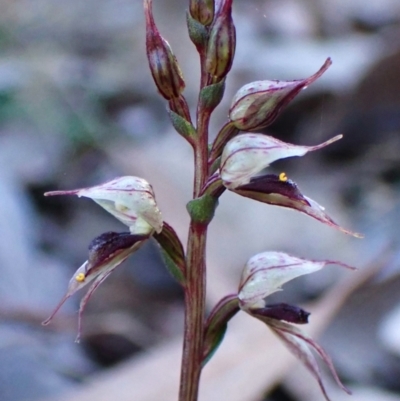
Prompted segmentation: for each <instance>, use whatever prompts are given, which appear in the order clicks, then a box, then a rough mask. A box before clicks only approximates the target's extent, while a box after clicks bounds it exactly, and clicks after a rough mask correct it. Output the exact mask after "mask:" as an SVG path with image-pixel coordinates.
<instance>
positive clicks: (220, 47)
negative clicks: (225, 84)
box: [206, 0, 236, 80]
mask: <svg viewBox="0 0 400 401" xmlns="http://www.w3.org/2000/svg"><path fill="white" fill-rule="evenodd" d="M235 49H236V29H235V25H234V23H233V20H232V0H224V3H223V4H222V5H221V7H220V9H219V10H218V12H217V14H216V16H215V20H214V23H213V24H212V26H211V30H210V37H209V39H208V47H207V55H206V68H207V72H208V73H209V74H210V75H212V76H213V77H216V78H218V80H221V79H223V78H224V77H225V76H226V75H227V74H228V72H229V70H230V69H231V67H232V63H233V58H234V56H235Z"/></svg>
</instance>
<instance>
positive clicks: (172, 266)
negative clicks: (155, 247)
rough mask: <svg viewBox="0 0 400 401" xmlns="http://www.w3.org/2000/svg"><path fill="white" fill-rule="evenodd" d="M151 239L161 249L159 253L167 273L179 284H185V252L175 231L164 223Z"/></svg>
mask: <svg viewBox="0 0 400 401" xmlns="http://www.w3.org/2000/svg"><path fill="white" fill-rule="evenodd" d="M153 238H154V239H155V240H156V241H157V242H158V244H159V245H160V247H161V253H162V256H163V259H164V262H165V264H166V267H167V269H168V271H169V272H170V273H171V275H172V277H174V278H175V279H176V280H177V281H178V282H179V283H180V284H182V285H184V284H185V278H186V261H185V251H184V250H183V246H182V243H181V241H180V240H179V238H178V235H177V234H176V232H175V230H174V229H173V228H172V227H171V226H170V225H169V224H167V223H166V222H165V221H164V225H163V229H162V231H161V232H160V233H159V234H154V235H153Z"/></svg>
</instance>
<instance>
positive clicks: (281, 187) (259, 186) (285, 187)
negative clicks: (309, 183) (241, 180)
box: [235, 174, 309, 205]
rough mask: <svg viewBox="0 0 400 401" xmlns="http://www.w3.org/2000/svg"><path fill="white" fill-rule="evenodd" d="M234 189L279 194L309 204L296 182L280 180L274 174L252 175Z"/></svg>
mask: <svg viewBox="0 0 400 401" xmlns="http://www.w3.org/2000/svg"><path fill="white" fill-rule="evenodd" d="M235 190H236V191H249V192H258V193H262V194H279V195H282V196H285V197H286V198H289V199H291V200H295V201H300V202H303V203H304V204H306V205H309V203H308V202H307V200H306V199H305V198H304V196H303V194H302V193H301V192H300V190H299V188H298V187H297V185H296V183H295V182H294V181H292V180H290V179H287V180H282V179H281V178H280V177H279V176H278V175H276V174H266V175H262V176H258V177H253V178H252V179H251V180H250V182H249V183H248V184H244V185H241V186H239V187H237V188H235Z"/></svg>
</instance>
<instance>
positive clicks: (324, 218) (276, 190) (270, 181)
mask: <svg viewBox="0 0 400 401" xmlns="http://www.w3.org/2000/svg"><path fill="white" fill-rule="evenodd" d="M232 192H235V193H237V194H238V195H241V196H244V197H246V198H250V199H254V200H256V201H259V202H262V203H267V204H269V205H275V206H281V207H286V208H289V209H294V210H297V211H299V212H301V213H304V214H306V215H308V216H310V217H312V218H314V219H316V220H318V221H320V222H321V223H324V224H326V225H328V226H330V227H333V228H336V229H338V230H340V231H342V232H344V233H345V234H349V235H352V236H354V237H357V238H362V237H363V235H362V234H359V233H356V232H353V231H350V230H348V229H346V228H343V227H341V226H340V225H339V224H337V223H336V222H335V221H334V220H333V219H332V218H331V217H330V216H329V215H328V214H326V212H325V208H324V207H323V206H321V205H319V204H318V203H317V202H315V201H314V200H312V199H310V198H308V197H307V196H305V195H303V194H302V193H301V192H300V190H299V188H298V186H297V184H296V183H295V182H294V181H292V180H290V179H288V178H287V177H286V175H285V173H281V174H280V175H279V176H278V175H276V174H266V175H263V176H258V177H254V178H251V179H250V182H249V183H248V184H244V185H241V186H238V187H236V188H235V189H233V190H232Z"/></svg>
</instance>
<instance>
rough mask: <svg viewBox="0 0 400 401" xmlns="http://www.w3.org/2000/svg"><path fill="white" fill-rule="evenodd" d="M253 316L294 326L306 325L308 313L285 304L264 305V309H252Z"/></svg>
mask: <svg viewBox="0 0 400 401" xmlns="http://www.w3.org/2000/svg"><path fill="white" fill-rule="evenodd" d="M251 313H252V314H253V315H258V316H264V317H269V318H271V319H276V320H284V321H285V322H289V323H295V324H306V323H308V316H310V313H309V312H306V311H305V310H303V309H301V308H299V307H298V306H294V305H289V304H285V303H280V304H273V305H266V306H265V307H264V308H259V309H252V310H251Z"/></svg>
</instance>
